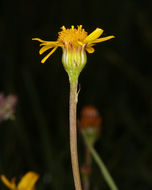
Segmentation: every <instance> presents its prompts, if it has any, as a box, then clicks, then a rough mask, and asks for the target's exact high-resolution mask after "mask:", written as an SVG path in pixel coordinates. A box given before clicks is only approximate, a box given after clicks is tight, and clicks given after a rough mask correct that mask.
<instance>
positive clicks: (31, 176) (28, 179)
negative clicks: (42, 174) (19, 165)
mask: <svg viewBox="0 0 152 190" xmlns="http://www.w3.org/2000/svg"><path fill="white" fill-rule="evenodd" d="M38 178H39V175H38V174H37V173H35V172H28V173H27V174H25V175H24V176H23V177H22V179H21V181H20V182H19V184H18V186H17V189H18V190H23V189H25V190H32V189H33V187H34V185H35V183H36V181H37V180H38Z"/></svg>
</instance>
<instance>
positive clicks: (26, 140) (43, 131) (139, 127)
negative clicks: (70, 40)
mask: <svg viewBox="0 0 152 190" xmlns="http://www.w3.org/2000/svg"><path fill="white" fill-rule="evenodd" d="M151 6H152V2H151V1H150V0H149V1H148V0H147V1H137V0H134V1H131V0H124V1H121V0H116V1H112V0H108V1H97V0H96V1H87V2H86V1H80V0H77V1H74V2H72V1H69V0H66V1H61V2H60V1H46V0H44V1H34V0H30V1H28V0H27V1H26V0H16V1H10V0H1V13H0V15H1V16H0V18H1V19H0V57H1V61H0V91H1V92H4V93H5V94H6V95H8V94H10V93H14V94H15V95H17V96H18V105H17V111H16V119H15V120H14V121H5V122H3V123H1V124H0V173H1V174H5V175H6V176H8V177H9V178H11V177H13V176H17V177H19V178H20V177H21V176H22V175H23V174H24V173H26V172H27V171H30V170H34V171H36V172H38V173H40V176H41V177H40V180H39V183H38V186H37V189H38V190H41V189H53V190H60V189H74V186H73V179H72V170H71V163H70V152H69V131H68V95H69V84H68V77H67V74H66V72H65V71H64V69H63V66H62V64H61V54H62V53H61V50H58V51H56V52H55V53H54V54H53V55H52V57H51V58H49V60H48V61H47V62H46V64H44V65H42V64H41V63H40V60H41V58H42V57H41V56H39V55H38V47H37V44H36V43H35V42H33V41H32V40H31V39H32V37H40V38H42V39H45V40H56V38H57V32H58V31H59V28H60V27H61V26H62V25H65V26H66V27H69V26H70V25H71V24H73V25H77V24H83V26H84V28H85V29H86V30H87V31H88V32H89V33H90V32H92V31H93V30H94V29H95V28H96V27H101V28H103V29H104V30H105V33H104V35H105V36H106V35H115V36H116V38H115V39H114V40H110V41H107V42H104V43H102V44H98V45H96V51H95V53H94V54H92V55H88V62H87V65H86V68H85V69H84V71H83V72H82V73H81V76H80V80H79V82H80V84H81V92H80V94H79V104H78V113H79V112H80V110H81V108H82V107H83V106H84V105H88V104H89V105H90V104H92V105H94V106H96V107H97V108H98V109H99V111H100V113H101V114H102V116H103V130H102V136H101V138H100V140H99V141H98V143H97V144H96V148H97V151H98V152H99V153H100V154H101V155H102V158H103V160H104V162H105V163H106V165H107V167H108V169H109V170H110V172H111V174H112V176H113V177H114V179H115V181H116V183H117V185H118V187H119V189H120V190H121V189H123V190H128V189H130V190H143V189H144V190H151V189H152V162H151V156H152V149H151V139H152V128H151V124H152V88H151V82H152V77H151V71H152V70H151V69H152V66H151V55H152V25H151V14H152V13H151ZM89 23H91V24H89ZM83 150H84V146H83V142H82V139H81V137H79V156H80V163H82V162H83ZM91 182H92V187H94V190H95V189H96V190H98V189H99V190H100V189H102V190H108V187H107V185H106V184H105V182H104V180H102V179H101V176H100V171H99V169H98V168H97V167H96V165H95V164H94V169H93V174H92V181H91ZM0 188H1V189H5V187H4V185H2V184H0Z"/></svg>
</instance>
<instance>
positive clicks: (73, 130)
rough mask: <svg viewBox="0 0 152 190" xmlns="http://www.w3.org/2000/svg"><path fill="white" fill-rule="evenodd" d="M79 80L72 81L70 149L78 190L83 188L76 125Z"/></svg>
mask: <svg viewBox="0 0 152 190" xmlns="http://www.w3.org/2000/svg"><path fill="white" fill-rule="evenodd" d="M77 96H78V94H77V81H76V82H73V81H71V82H70V102H69V103H70V105H69V106H70V109H69V117H70V118H69V119H70V150H71V162H72V170H73V177H74V184H75V189H76V190H82V187H81V180H80V172H79V163H78V151H77V125H76V117H77V116H76V110H77Z"/></svg>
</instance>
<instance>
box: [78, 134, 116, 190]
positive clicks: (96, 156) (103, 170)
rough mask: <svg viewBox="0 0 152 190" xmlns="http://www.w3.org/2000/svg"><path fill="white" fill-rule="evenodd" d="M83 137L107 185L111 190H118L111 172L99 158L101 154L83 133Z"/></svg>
mask: <svg viewBox="0 0 152 190" xmlns="http://www.w3.org/2000/svg"><path fill="white" fill-rule="evenodd" d="M82 135H83V137H84V141H85V144H86V146H87V147H88V148H89V150H90V152H91V154H92V157H93V158H94V160H95V162H96V163H97V165H98V166H99V168H100V171H101V173H102V175H103V176H104V178H105V180H106V182H107V184H108V185H109V187H110V189H111V190H118V188H117V186H116V184H115V182H114V180H113V179H112V177H111V175H110V173H109V171H108V170H107V168H106V166H105V164H104V163H103V161H102V159H101V157H100V156H99V154H98V153H97V152H96V150H95V149H94V146H93V144H91V143H90V142H89V140H88V138H87V136H86V134H85V133H82Z"/></svg>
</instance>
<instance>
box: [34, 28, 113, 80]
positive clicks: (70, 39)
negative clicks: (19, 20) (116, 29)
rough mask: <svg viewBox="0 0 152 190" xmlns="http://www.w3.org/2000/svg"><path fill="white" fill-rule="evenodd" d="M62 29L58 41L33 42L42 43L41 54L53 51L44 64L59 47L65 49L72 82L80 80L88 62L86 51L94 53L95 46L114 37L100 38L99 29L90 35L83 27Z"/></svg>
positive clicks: (63, 57)
mask: <svg viewBox="0 0 152 190" xmlns="http://www.w3.org/2000/svg"><path fill="white" fill-rule="evenodd" d="M61 29H62V30H61V32H59V35H58V39H57V41H44V40H41V39H39V38H33V40H37V41H39V42H41V44H40V46H43V47H42V48H41V49H40V51H39V53H40V54H42V53H44V52H45V51H47V50H49V49H52V50H51V51H50V53H49V54H47V55H46V56H45V57H44V58H43V59H42V61H41V62H42V63H44V62H45V61H46V60H47V59H48V57H49V56H51V55H52V54H53V53H54V52H55V50H56V49H57V48H58V47H61V48H62V49H63V55H62V62H63V65H64V68H65V70H66V71H67V73H68V75H69V79H70V81H75V80H77V79H78V76H79V74H80V72H81V71H82V69H83V68H84V66H85V64H86V62H87V56H86V51H87V52H88V53H93V52H94V48H93V46H94V45H95V44H96V43H99V42H103V41H106V40H109V39H111V38H114V36H108V37H103V38H99V37H100V36H101V34H102V33H103V30H102V29H100V28H97V29H96V30H94V31H93V32H92V33H91V34H89V35H88V34H87V32H86V31H85V30H84V29H83V28H82V25H80V26H78V27H77V28H74V26H71V28H69V29H66V28H65V26H62V27H61Z"/></svg>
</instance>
